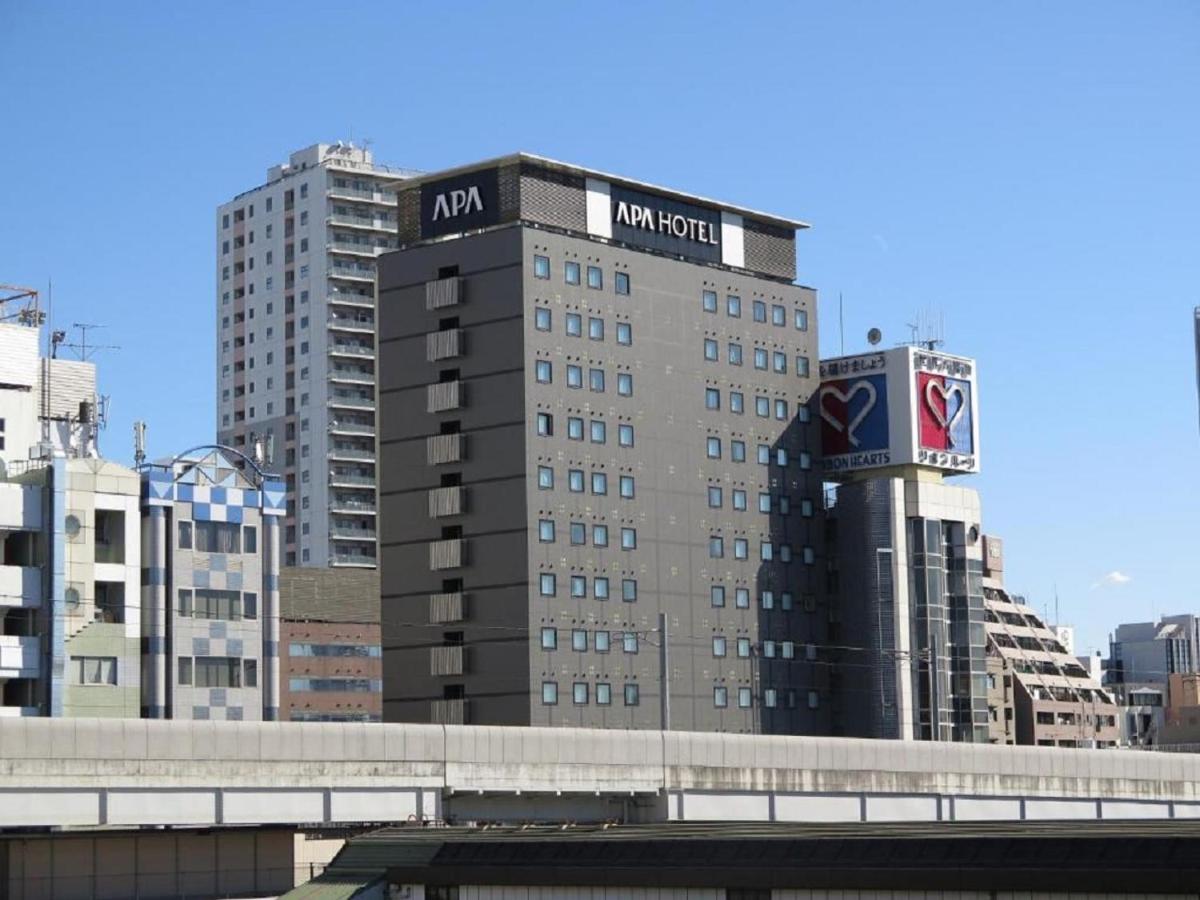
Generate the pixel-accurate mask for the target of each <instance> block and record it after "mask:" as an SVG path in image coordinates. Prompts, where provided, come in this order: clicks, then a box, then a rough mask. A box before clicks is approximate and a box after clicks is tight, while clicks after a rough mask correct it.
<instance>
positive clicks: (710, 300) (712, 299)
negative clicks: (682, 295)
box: [702, 291, 717, 313]
mask: <svg viewBox="0 0 1200 900" xmlns="http://www.w3.org/2000/svg"><path fill="white" fill-rule="evenodd" d="M702 301H703V304H704V311H705V312H709V313H715V312H716V311H717V292H716V291H705V292H704V294H703V295H702Z"/></svg>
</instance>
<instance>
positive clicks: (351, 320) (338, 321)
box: [325, 313, 375, 334]
mask: <svg viewBox="0 0 1200 900" xmlns="http://www.w3.org/2000/svg"><path fill="white" fill-rule="evenodd" d="M325 321H326V323H327V325H328V327H329V328H330V329H331V330H332V331H362V332H367V333H369V334H373V333H374V332H375V317H374V316H361V315H360V316H339V315H337V314H336V313H330V314H329V316H328V317H326V319H325Z"/></svg>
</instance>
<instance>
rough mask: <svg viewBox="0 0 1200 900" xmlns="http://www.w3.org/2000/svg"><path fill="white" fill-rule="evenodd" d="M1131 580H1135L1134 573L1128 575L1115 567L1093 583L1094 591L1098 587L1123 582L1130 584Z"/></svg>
mask: <svg viewBox="0 0 1200 900" xmlns="http://www.w3.org/2000/svg"><path fill="white" fill-rule="evenodd" d="M1131 581H1133V576H1132V575H1126V574H1125V573H1124V572H1121V571H1119V570H1117V569H1113V570H1112V571H1111V572H1109V573H1108V574H1106V575H1104V576H1103V577H1101V579H1100V580H1099V581H1097V582H1096V583H1095V584H1093V585H1092V590H1093V591H1094V590H1095V589H1096V588H1098V587H1118V586H1120V585H1122V584H1129V582H1131Z"/></svg>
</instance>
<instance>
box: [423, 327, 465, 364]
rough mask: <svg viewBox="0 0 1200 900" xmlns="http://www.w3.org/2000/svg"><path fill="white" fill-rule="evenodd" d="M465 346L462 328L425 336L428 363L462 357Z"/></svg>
mask: <svg viewBox="0 0 1200 900" xmlns="http://www.w3.org/2000/svg"><path fill="white" fill-rule="evenodd" d="M463 344H464V341H463V332H462V329H461V328H451V329H449V330H448V331H433V332H430V333H429V334H427V335H425V359H426V361H428V362H437V361H438V360H439V359H451V358H453V357H455V356H461V355H462V353H463Z"/></svg>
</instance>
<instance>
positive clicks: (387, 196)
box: [329, 184, 396, 206]
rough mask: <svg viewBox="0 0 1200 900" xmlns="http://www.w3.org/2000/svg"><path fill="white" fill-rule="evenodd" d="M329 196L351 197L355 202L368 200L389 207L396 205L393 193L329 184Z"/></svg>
mask: <svg viewBox="0 0 1200 900" xmlns="http://www.w3.org/2000/svg"><path fill="white" fill-rule="evenodd" d="M329 195H330V196H331V197H353V198H354V199H356V200H369V201H371V202H372V203H386V204H388V205H389V206H395V205H396V194H395V192H393V191H372V190H367V189H364V188H356V187H338V186H337V185H335V184H331V185H329Z"/></svg>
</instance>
